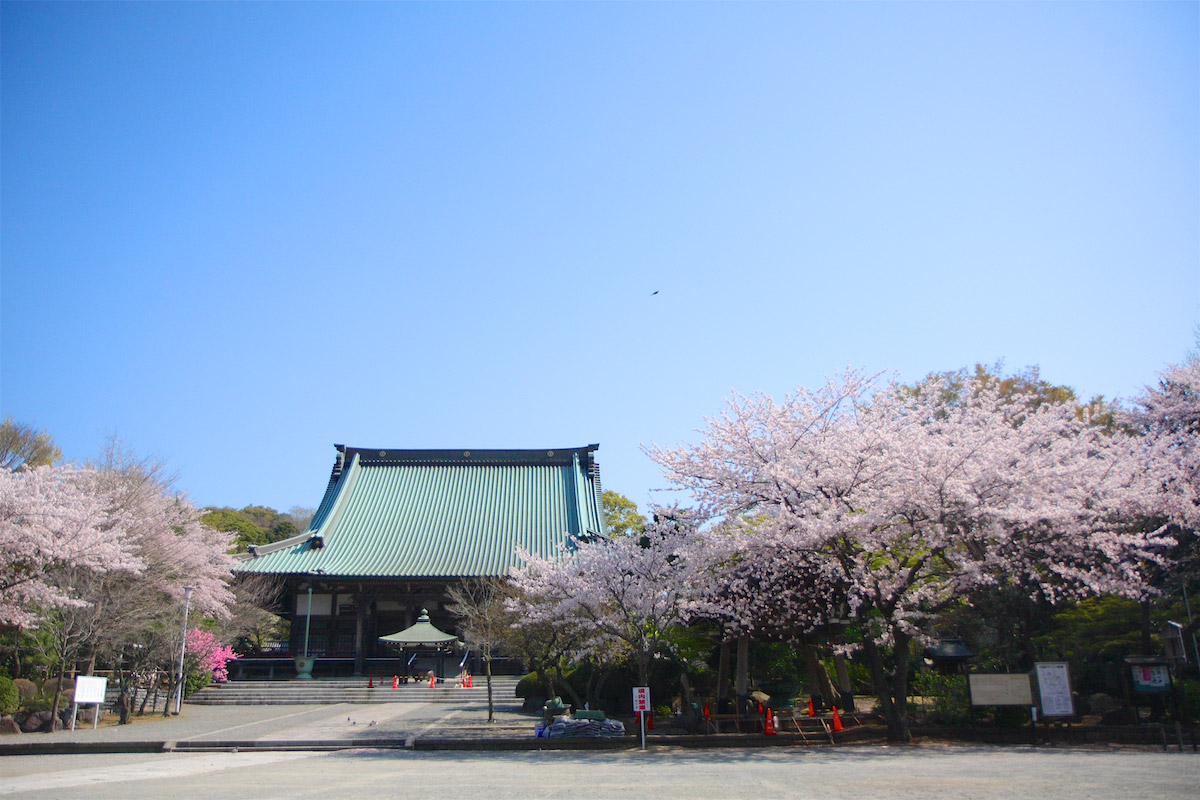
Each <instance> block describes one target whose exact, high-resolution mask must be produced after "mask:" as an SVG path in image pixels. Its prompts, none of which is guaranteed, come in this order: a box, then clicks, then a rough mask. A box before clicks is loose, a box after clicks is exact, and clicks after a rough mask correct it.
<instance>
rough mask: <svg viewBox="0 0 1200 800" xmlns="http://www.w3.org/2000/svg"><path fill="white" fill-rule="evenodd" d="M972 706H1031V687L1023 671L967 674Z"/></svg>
mask: <svg viewBox="0 0 1200 800" xmlns="http://www.w3.org/2000/svg"><path fill="white" fill-rule="evenodd" d="M967 680H968V681H969V683H970V685H971V705H973V706H1031V705H1033V689H1032V688H1031V687H1030V685H1029V676H1028V675H1027V674H1025V673H1018V674H1016V675H1007V674H1003V673H996V674H991V675H985V674H980V675H968V676H967Z"/></svg>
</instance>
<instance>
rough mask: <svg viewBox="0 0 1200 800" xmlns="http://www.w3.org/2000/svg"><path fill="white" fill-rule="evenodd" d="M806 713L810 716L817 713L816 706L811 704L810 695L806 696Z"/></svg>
mask: <svg viewBox="0 0 1200 800" xmlns="http://www.w3.org/2000/svg"><path fill="white" fill-rule="evenodd" d="M808 715H809V716H810V717H815V716H816V715H817V707H816V706H815V705H813V701H812V698H811V697H810V698H808Z"/></svg>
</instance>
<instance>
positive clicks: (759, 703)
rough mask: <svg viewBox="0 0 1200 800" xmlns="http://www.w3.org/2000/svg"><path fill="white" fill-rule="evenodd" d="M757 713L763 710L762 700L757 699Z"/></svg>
mask: <svg viewBox="0 0 1200 800" xmlns="http://www.w3.org/2000/svg"><path fill="white" fill-rule="evenodd" d="M758 713H760V714H761V713H763V710H762V700H759V701H758Z"/></svg>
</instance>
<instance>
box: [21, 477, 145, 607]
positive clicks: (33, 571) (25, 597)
mask: <svg viewBox="0 0 1200 800" xmlns="http://www.w3.org/2000/svg"><path fill="white" fill-rule="evenodd" d="M130 521H131V519H130V517H129V515H127V514H125V513H123V512H121V511H119V510H117V509H115V508H114V497H113V494H112V492H111V491H109V490H108V489H107V488H106V487H105V486H104V481H103V479H102V476H101V475H100V474H99V473H97V471H96V470H88V469H76V468H72V467H61V468H56V467H49V466H42V467H34V468H30V469H25V470H21V471H18V472H9V471H7V470H0V624H3V625H10V626H20V627H36V626H37V624H38V622H39V620H40V619H41V617H42V615H43V614H44V613H45V612H46V611H48V610H50V609H56V608H58V609H61V608H66V607H72V606H76V607H77V606H81V605H84V604H85V603H86V601H85V600H83V599H81V598H80V597H79V596H78V595H77V593H76V592H75V591H74V588H73V586H72V585H71V584H70V582H62V581H58V580H55V574H56V573H60V574H61V573H74V572H76V571H79V570H83V571H86V572H91V573H97V574H99V573H106V572H113V571H120V572H122V573H125V574H129V575H133V574H137V573H139V572H140V571H141V570H142V569H143V568H144V566H145V565H144V562H143V561H142V560H141V559H140V558H139V557H138V556H137V554H136V552H135V548H134V547H133V543H132V541H131V540H130V538H129V536H128V531H129V526H130Z"/></svg>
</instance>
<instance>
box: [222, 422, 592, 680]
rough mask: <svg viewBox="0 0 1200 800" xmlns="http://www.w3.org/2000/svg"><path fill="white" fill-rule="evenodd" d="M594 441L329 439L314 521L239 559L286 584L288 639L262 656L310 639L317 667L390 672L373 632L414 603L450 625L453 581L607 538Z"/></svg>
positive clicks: (290, 652) (244, 569)
mask: <svg viewBox="0 0 1200 800" xmlns="http://www.w3.org/2000/svg"><path fill="white" fill-rule="evenodd" d="M598 447H599V445H595V444H591V445H587V446H585V447H575V448H567V449H565V450H561V449H554V450H381V449H374V448H363V447H346V446H343V445H336V448H337V457H336V460H335V462H334V465H333V473H332V474H331V475H330V478H329V485H328V487H327V488H326V490H325V496H324V497H323V498H322V499H321V503H320V505H319V506H318V508H317V512H316V514H315V515H314V516H313V520H312V523H311V524H310V525H309V529H308V530H307V531H305V532H303V533H301V534H299V535H297V536H293V537H291V538H289V539H285V540H283V541H280V542H275V543H273V544H269V545H265V546H260V547H257V548H251V550H250V552H249V553H248V554H246V555H245V556H243V557H242V560H241V561H240V562H239V563H238V565H237V566H236V567H235V568H234V572H235V574H239V575H270V576H275V577H277V578H279V579H280V580H282V581H283V582H284V585H285V593H284V597H285V598H286V603H285V606H286V608H285V611H286V613H287V614H288V616H289V617H290V620H291V638H290V641H289V642H288V644H287V647H286V650H287V652H282V649H283V648H281V651H280V652H276V653H273V654H266V655H273V656H276V657H277V658H291V657H293V656H299V655H301V654H302V649H303V648H304V644H305V641H306V640H307V654H308V655H311V656H315V657H316V659H317V668H316V670H315V672H317V673H321V674H355V675H362V674H364V673H367V672H377V673H379V674H392V672H393V671H394V670H395V669H397V668H398V666H400V665H398V663H397V661H398V654H397V653H396V652H394V651H393V650H391V649H390V648H389V647H388V646H387V645H386V644H385V643H382V642H380V641H379V637H380V636H385V635H388V634H391V633H394V632H396V631H399V630H402V629H404V628H406V627H408V626H410V625H413V624H414V623H415V622H416V621H417V618H418V615H419V614H420V613H421V610H422V609H427V610H428V612H429V620H430V622H431V623H432V624H433V625H435V626H436V627H438V628H440V629H441V630H444V631H455V630H456V629H457V627H458V624H457V620H456V619H455V617H454V615H453V614H452V613H451V612H450V611H449V610H448V609H447V597H446V592H447V587H449V586H451V585H453V584H454V583H456V582H459V581H462V580H464V579H467V578H475V577H490V576H502V575H506V574H507V573H508V571H509V569H510V568H511V567H513V566H515V565H517V564H518V563H519V557H518V549H521V550H525V551H527V552H530V553H535V554H538V555H541V556H551V555H554V554H556V553H558V552H560V551H561V550H562V548H564V547H571V546H572V545H573V543H575V542H578V541H584V540H587V539H589V538H592V537H596V536H603V535H605V533H606V531H605V526H604V515H603V512H602V510H601V502H600V495H601V488H600V472H599V468H598V466H597V464H596V461H595V458H594V454H595V451H596V450H597V449H598ZM310 597H311V600H310V599H309V598H310ZM251 660H253V659H251ZM235 663H236V662H235ZM244 666H245V667H250V666H252V665H251V664H250V663H245V664H244Z"/></svg>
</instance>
